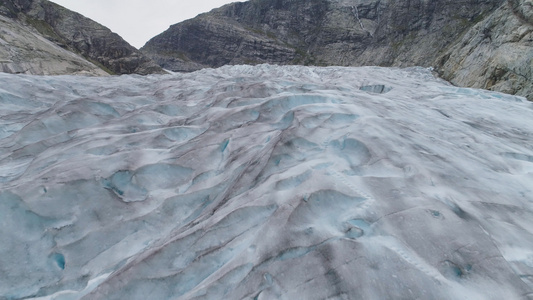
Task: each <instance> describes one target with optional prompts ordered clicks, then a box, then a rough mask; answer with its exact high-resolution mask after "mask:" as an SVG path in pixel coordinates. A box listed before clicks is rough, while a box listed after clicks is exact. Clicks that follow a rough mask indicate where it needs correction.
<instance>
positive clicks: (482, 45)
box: [436, 0, 533, 100]
mask: <svg viewBox="0 0 533 300" xmlns="http://www.w3.org/2000/svg"><path fill="white" fill-rule="evenodd" d="M508 2H509V5H502V6H501V7H500V8H498V9H497V10H496V11H495V12H493V13H492V14H491V15H489V16H488V17H486V18H485V19H484V20H483V21H481V22H479V23H477V24H476V25H475V26H474V27H472V29H470V30H469V31H468V32H467V33H466V34H465V35H464V36H463V38H462V39H461V40H460V41H458V42H457V43H455V45H454V46H453V47H451V48H450V49H449V50H448V51H447V52H446V53H445V54H444V55H443V56H442V57H441V58H440V60H438V61H437V64H436V65H437V67H438V70H439V73H440V74H441V76H442V77H443V78H445V79H447V80H449V81H450V82H452V83H454V84H457V85H462V86H469V87H475V88H484V89H489V90H494V91H500V92H505V93H509V94H517V95H520V96H524V97H526V98H528V99H530V100H533V6H532V2H531V1H519V0H512V1H511V0H510V1H508Z"/></svg>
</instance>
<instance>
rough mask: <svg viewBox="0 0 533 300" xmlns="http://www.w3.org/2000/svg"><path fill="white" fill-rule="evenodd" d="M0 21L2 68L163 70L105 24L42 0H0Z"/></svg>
mask: <svg viewBox="0 0 533 300" xmlns="http://www.w3.org/2000/svg"><path fill="white" fill-rule="evenodd" d="M0 24H1V26H0V71H2V72H8V73H25V74H39V75H42V74H51V75H57V74H80V73H81V74H92V75H103V74H108V73H109V74H151V73H164V71H163V70H162V69H161V67H159V66H158V65H157V64H155V63H154V62H153V61H152V60H150V59H149V58H148V57H146V56H145V55H144V54H142V53H141V52H140V51H138V50H137V49H135V48H134V47H133V46H131V45H130V44H128V43H127V42H126V41H124V40H123V39H122V38H121V37H120V36H119V35H117V34H115V33H113V32H111V30H109V29H108V28H106V27H104V26H102V25H100V24H98V23H96V22H94V21H92V20H90V19H88V18H86V17H84V16H82V15H80V14H78V13H75V12H73V11H70V10H68V9H66V8H64V7H62V6H59V5H57V4H55V3H52V2H49V1H46V0H4V1H0Z"/></svg>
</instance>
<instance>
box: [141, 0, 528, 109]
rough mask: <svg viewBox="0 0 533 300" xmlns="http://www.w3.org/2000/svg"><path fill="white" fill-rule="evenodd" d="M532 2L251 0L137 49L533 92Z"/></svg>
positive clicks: (186, 65)
mask: <svg viewBox="0 0 533 300" xmlns="http://www.w3.org/2000/svg"><path fill="white" fill-rule="evenodd" d="M532 11H533V10H532V6H531V1H530V0H509V1H505V0H465V1H456V0H431V1H430V0H405V1H383V0H311V1H309V0H251V1H248V2H238V3H233V4H229V5H226V6H223V7H221V8H219V9H215V10H213V11H211V12H209V13H206V14H202V15H199V16H197V17H196V18H194V19H191V20H187V21H185V22H182V23H179V24H175V25H173V26H171V27H170V28H169V29H168V30H167V31H165V32H163V33H162V34H160V35H158V36H156V37H154V38H153V39H151V40H150V41H149V42H148V43H147V44H146V45H145V46H144V47H143V48H142V49H141V51H143V52H144V53H146V54H147V55H148V56H149V57H151V58H152V59H153V60H155V61H156V62H157V63H159V64H160V65H161V66H162V67H164V68H168V69H170V70H173V71H192V70H197V69H199V68H203V67H219V66H222V65H225V64H242V63H245V64H259V63H275V64H304V65H340V66H361V65H378V66H400V67H405V66H413V65H418V66H425V67H434V68H435V70H436V71H438V72H439V74H440V75H441V76H442V77H443V78H445V79H447V80H450V81H451V82H453V83H454V84H457V85H463V86H473V87H482V88H486V89H491V90H497V91H504V92H507V93H512V94H518V95H522V96H526V97H528V98H529V99H533V95H532V93H531V91H532V83H531V82H532V77H531V75H532V73H533V72H532V70H533V64H532V57H533V51H532V50H531V49H533V48H532V47H531V46H532V40H533V35H532V31H533V26H532V22H531V15H532V14H533V12H532Z"/></svg>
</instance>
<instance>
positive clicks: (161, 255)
mask: <svg viewBox="0 0 533 300" xmlns="http://www.w3.org/2000/svg"><path fill="white" fill-rule="evenodd" d="M0 83H1V85H0V187H1V189H0V190H1V191H0V225H1V226H0V241H1V247H0V299H43V300H44V299H50V300H51V299H530V298H531V297H532V295H533V294H532V293H533V191H532V190H533V134H532V133H533V104H532V103H531V102H527V101H525V100H524V99H523V98H518V97H514V96H509V95H504V94H499V93H493V92H487V91H482V90H475V89H465V88H457V87H454V86H451V85H449V84H447V83H446V82H443V81H440V80H438V79H435V78H434V77H433V76H432V75H431V73H430V72H429V71H427V70H425V69H422V68H409V69H387V68H378V67H364V68H335V67H330V68H309V67H299V66H285V67H277V66H269V65H261V66H255V67H252V66H231V67H222V68H220V69H215V70H212V69H206V70H201V71H198V72H195V73H190V74H175V75H161V76H159V75H158V76H155V75H154V76H147V77H141V76H120V77H110V78H86V77H74V76H60V77H36V76H25V75H8V74H0Z"/></svg>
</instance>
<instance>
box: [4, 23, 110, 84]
mask: <svg viewBox="0 0 533 300" xmlns="http://www.w3.org/2000/svg"><path fill="white" fill-rule="evenodd" d="M0 72H4V73H22V74H33V75H59V74H85V75H95V76H103V75H106V74H108V73H106V72H105V71H104V70H102V69H101V68H99V67H98V66H96V65H94V64H93V63H91V62H89V61H87V60H86V59H85V58H83V57H82V56H80V55H77V54H75V53H73V52H71V51H68V50H66V49H63V48H61V47H59V46H57V45H56V44H54V43H53V42H51V41H49V40H47V39H45V38H44V37H43V36H42V35H40V34H39V33H38V32H36V31H35V30H31V28H28V27H27V26H24V25H22V24H20V22H17V21H14V20H13V19H10V18H7V17H4V16H1V15H0Z"/></svg>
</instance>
